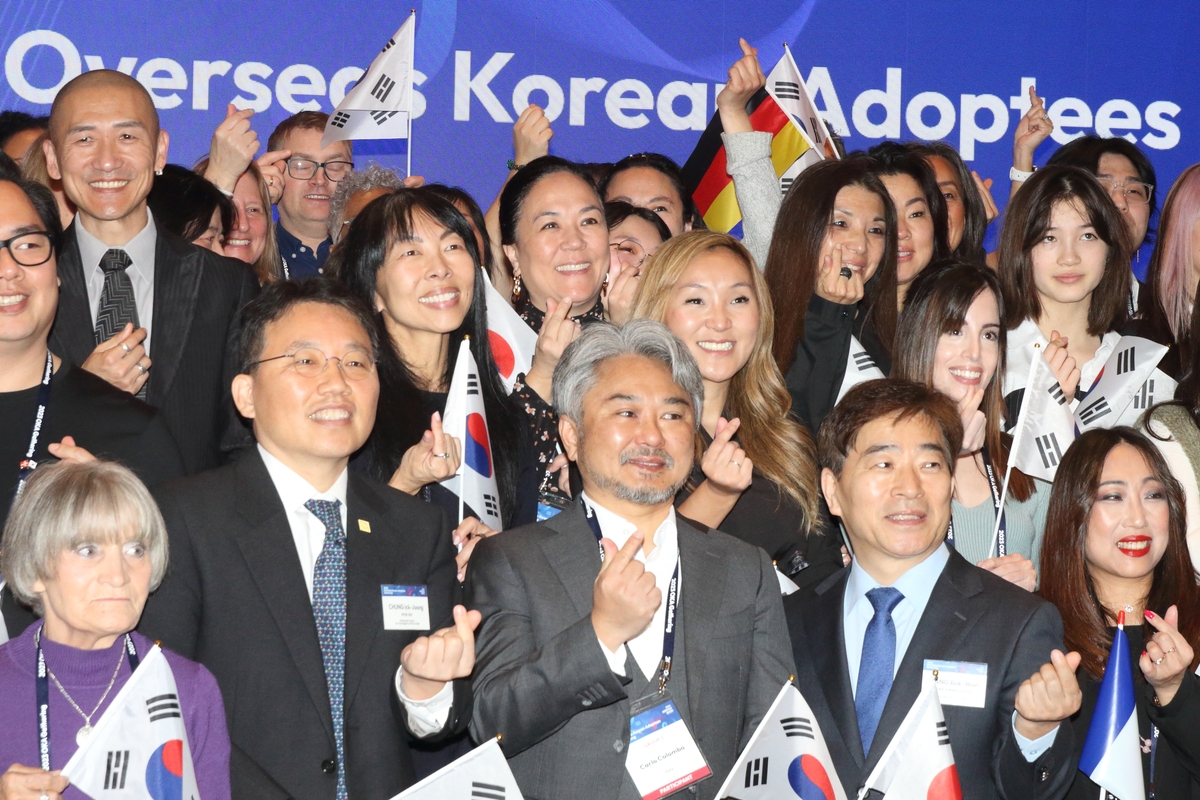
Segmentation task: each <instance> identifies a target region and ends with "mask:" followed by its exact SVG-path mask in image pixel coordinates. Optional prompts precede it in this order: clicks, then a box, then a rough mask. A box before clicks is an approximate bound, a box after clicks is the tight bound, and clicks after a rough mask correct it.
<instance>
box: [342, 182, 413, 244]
mask: <svg viewBox="0 0 1200 800" xmlns="http://www.w3.org/2000/svg"><path fill="white" fill-rule="evenodd" d="M404 186H405V181H404V178H401V177H400V176H399V175H397V174H396V172H395V170H390V169H388V168H387V167H381V166H379V165H378V164H371V165H369V166H368V167H367V168H366V169H363V170H354V171H353V172H351V173H350V174H349V175H347V176H346V177H344V178H342V179H341V180H340V181H338V184H337V188H336V189H334V190H333V197H332V199H330V201H329V221H328V222H327V223H326V224H327V226H328V228H329V238H330V240H331V241H332V242H333V244H335V245H336V244H337V243H338V242H340V241H341V240H342V237H343V236H345V235H346V229H347V228H348V227H350V223H351V222H353V221H354V218H355V217H357V216H358V215H359V212H361V211H362V210H363V209H364V208H366V207H367V205H368V204H370V202H371V201H372V200H374V199H376V198H377V197H383V196H384V195H385V194H391V193H392V192H394V191H396V190H397V189H402V188H404Z"/></svg>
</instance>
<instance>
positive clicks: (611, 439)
mask: <svg viewBox="0 0 1200 800" xmlns="http://www.w3.org/2000/svg"><path fill="white" fill-rule="evenodd" d="M582 416H583V419H582V420H581V421H578V420H572V419H571V418H570V417H566V416H563V417H561V418H560V422H559V432H560V435H561V437H562V441H563V446H564V447H565V448H566V451H567V456H568V457H569V458H571V460H573V461H577V462H578V464H579V471H580V473H581V475H582V476H583V487H584V491H586V492H587V493H588V495H589V496H590V497H592V498H594V499H596V501H597V502H599V503H600V504H601V505H605V500H611V499H616V500H617V501H620V502H625V503H633V504H636V505H659V504H662V503H669V502H671V500H672V499H673V498H674V497H675V493H676V492H678V491H679V489H680V487H682V486H683V484H684V482H685V481H686V480H687V477H688V475H689V474H690V473H691V471H692V459H693V457H694V447H695V441H696V439H695V437H696V427H695V422H694V420H695V415H694V412H693V409H692V401H691V398H690V397H689V396H688V393H687V392H685V391H684V390H683V389H681V388H680V387H679V386H678V385H676V383H675V381H674V379H673V378H672V377H671V370H670V368H668V367H667V365H666V364H664V363H662V362H661V361H658V360H657V359H651V358H646V357H643V356H633V355H630V356H620V357H618V358H612V359H609V360H608V361H605V362H604V363H602V364H601V365H600V366H599V368H598V369H597V375H596V382H595V384H594V386H593V387H592V389H591V391H589V392H588V393H587V394H586V395H585V396H584V398H583V415H582Z"/></svg>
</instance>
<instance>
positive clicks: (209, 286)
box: [50, 223, 258, 475]
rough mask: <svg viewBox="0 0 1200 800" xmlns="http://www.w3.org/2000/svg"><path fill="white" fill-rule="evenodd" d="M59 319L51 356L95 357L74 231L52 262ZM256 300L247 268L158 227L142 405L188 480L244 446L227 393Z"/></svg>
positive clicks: (52, 337)
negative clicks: (156, 417)
mask: <svg viewBox="0 0 1200 800" xmlns="http://www.w3.org/2000/svg"><path fill="white" fill-rule="evenodd" d="M58 277H59V280H60V281H61V282H62V285H61V286H60V287H59V295H58V313H57V315H56V316H55V318H54V328H53V329H52V330H51V333H50V349H51V350H53V351H54V352H55V353H56V354H58V355H60V356H62V357H64V358H66V359H67V360H68V361H71V362H73V363H76V364H82V363H83V362H84V361H86V360H87V358H88V356H89V355H91V354H92V351H93V350H95V349H96V329H95V325H94V324H93V323H92V312H91V305H90V303H89V302H88V294H87V283H86V278H85V275H84V270H83V264H82V262H81V259H80V255H79V244H78V242H77V241H76V238H75V224H74V223H72V225H71V226H70V227H68V228H67V230H66V232H65V234H64V235H63V242H62V247H61V248H60V251H59V255H58ZM257 294H258V283H257V282H256V281H255V279H254V276H253V274H252V273H251V271H250V268H249V267H247V266H246V265H245V264H243V263H242V262H240V261H237V260H235V259H232V258H222V257H221V256H218V255H217V254H216V253H213V252H211V251H209V250H205V249H203V248H201V247H196V246H195V245H193V244H190V243H188V242H185V241H184V240H183V239H180V238H178V237H176V236H172V235H171V234H169V233H167V232H166V231H165V230H163V229H162V228H161V227H160V228H159V230H158V237H157V241H156V244H155V250H154V311H153V321H152V322H151V324H152V325H153V329H152V331H151V333H152V338H151V343H150V346H151V348H152V350H151V354H150V360H151V361H152V362H153V364H152V366H151V367H150V378H149V380H148V381H147V388H146V402H148V403H149V404H150V405H152V406H155V407H156V408H158V409H159V410H160V411H161V412H162V416H163V420H164V421H165V422H166V424H167V428H168V430H170V431H171V435H172V436H174V437H175V441H176V442H177V443H178V444H179V450H180V453H181V455H182V456H183V461H184V466H185V467H187V471H188V474H189V475H190V474H195V473H197V472H200V471H201V470H205V469H209V468H211V467H215V466H217V464H219V463H220V461H221V459H220V454H221V451H222V449H225V450H232V449H234V448H236V447H239V446H241V445H244V444H245V443H247V442H248V440H249V434H248V431H247V429H246V427H245V426H244V425H243V424H242V422H241V419H240V418H239V417H238V414H237V410H236V409H235V408H234V405H233V398H232V395H231V393H230V383H231V382H232V380H233V376H234V375H235V374H237V339H238V327H239V323H238V313H239V312H240V311H241V309H242V306H244V305H245V304H246V303H247V302H249V301H250V300H251V299H252V298H253V297H254V296H255V295H257Z"/></svg>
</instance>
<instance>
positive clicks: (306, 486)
mask: <svg viewBox="0 0 1200 800" xmlns="http://www.w3.org/2000/svg"><path fill="white" fill-rule="evenodd" d="M258 453H259V455H261V456H262V460H263V464H265V465H266V467H267V474H268V475H270V476H271V483H273V484H275V490H276V491H277V492H278V493H279V499H280V500H282V501H283V508H284V510H286V511H287V512H288V513H291V512H293V511H296V510H297V509H299V510H302V511H307V509H305V508H304V504H305V503H307V502H308V501H309V500H339V501H341V503H342V508H345V507H346V484H347V481H348V477H349V471H348V470H347V469H343V470H342V474H341V475H339V476H338V478H337V480H336V481H334V482H333V486H330V487H329V491H327V492H318V491H317V490H316V489H315V488H313V485H312V484H311V483H309V482H308V481H306V480H304V478H302V477H300V475H298V474H297V473H296V471H295V470H293V469H292V468H291V467H289V466H287V465H286V464H284V463H283V462H282V461H280V460H279V459H278V458H276V457H275V456H273V455H271V453H269V452H268V451H267V449H266V448H265V447H263V446H262V445H261V444H260V445H258Z"/></svg>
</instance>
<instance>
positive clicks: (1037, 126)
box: [1013, 86, 1054, 172]
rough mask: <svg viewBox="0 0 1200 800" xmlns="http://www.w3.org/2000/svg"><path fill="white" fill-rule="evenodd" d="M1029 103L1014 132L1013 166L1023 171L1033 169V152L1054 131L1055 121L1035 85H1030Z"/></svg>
mask: <svg viewBox="0 0 1200 800" xmlns="http://www.w3.org/2000/svg"><path fill="white" fill-rule="evenodd" d="M1029 103H1030V105H1029V110H1028V111H1026V112H1025V116H1023V117H1021V121H1020V122H1018V123H1017V129H1016V131H1015V132H1014V133H1013V166H1014V167H1016V168H1017V169H1019V170H1021V171H1022V172H1031V171H1032V170H1033V152H1034V151H1035V150H1037V148H1038V145H1040V144H1041V143H1042V142H1044V141H1046V137H1047V136H1049V135H1050V134H1051V133H1053V132H1054V123H1053V122H1052V121H1051V120H1050V115H1049V114H1047V113H1046V100H1045V99H1044V98H1041V97H1038V96H1037V89H1036V88H1035V87H1033V86H1030V87H1029Z"/></svg>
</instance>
